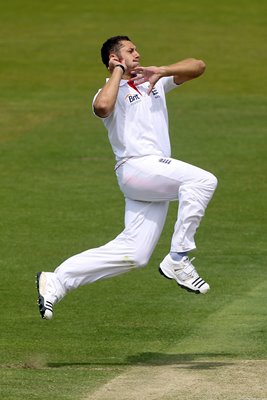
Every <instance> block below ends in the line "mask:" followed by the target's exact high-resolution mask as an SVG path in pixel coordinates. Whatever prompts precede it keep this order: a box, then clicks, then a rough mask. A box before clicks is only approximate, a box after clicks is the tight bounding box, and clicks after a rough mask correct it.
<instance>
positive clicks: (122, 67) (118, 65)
mask: <svg viewBox="0 0 267 400" xmlns="http://www.w3.org/2000/svg"><path fill="white" fill-rule="evenodd" d="M116 67H120V68H121V69H122V70H123V73H125V68H124V66H123V65H122V64H117V65H115V67H114V69H115V68H116Z"/></svg>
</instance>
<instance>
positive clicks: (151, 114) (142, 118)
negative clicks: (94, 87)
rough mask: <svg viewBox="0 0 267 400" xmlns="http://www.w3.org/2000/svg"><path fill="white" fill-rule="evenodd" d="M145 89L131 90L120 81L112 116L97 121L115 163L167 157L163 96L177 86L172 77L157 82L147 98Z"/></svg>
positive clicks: (131, 88)
mask: <svg viewBox="0 0 267 400" xmlns="http://www.w3.org/2000/svg"><path fill="white" fill-rule="evenodd" d="M148 86H149V84H148V83H147V82H146V83H144V84H142V85H138V86H137V87H136V88H133V87H131V86H130V85H129V84H128V81H127V80H123V79H122V80H121V81H120V87H119V92H118V97H117V100H116V104H115V108H114V110H113V112H112V113H111V114H110V115H109V116H108V117H106V118H101V119H102V120H103V123H104V125H105V127H106V129H107V131H108V137H109V141H110V144H111V146H112V149H113V152H114V154H115V157H116V160H117V161H119V160H121V159H124V158H128V157H140V156H145V155H152V154H153V155H159V156H163V157H170V153H171V149H170V139H169V123H168V112H167V107H166V99H165V93H167V92H169V91H170V90H172V89H174V88H175V87H177V86H178V85H176V84H175V83H174V80H173V77H164V78H161V79H160V80H159V81H158V82H157V83H156V85H155V86H154V88H153V90H152V92H151V93H150V95H149V96H148V95H147V89H148ZM100 90H101V89H100ZM100 90H99V91H98V92H97V94H96V95H95V97H94V100H93V104H94V101H95V98H96V96H97V95H98V93H99V92H100Z"/></svg>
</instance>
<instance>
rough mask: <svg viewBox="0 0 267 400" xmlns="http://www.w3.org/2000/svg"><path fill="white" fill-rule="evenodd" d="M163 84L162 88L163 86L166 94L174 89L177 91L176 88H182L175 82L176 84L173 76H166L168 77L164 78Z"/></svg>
mask: <svg viewBox="0 0 267 400" xmlns="http://www.w3.org/2000/svg"><path fill="white" fill-rule="evenodd" d="M160 81H161V84H162V86H163V89H164V92H165V93H168V92H170V91H171V90H172V89H175V88H177V87H178V86H180V85H177V84H176V83H175V82H174V78H173V76H166V77H163V78H161V80H160Z"/></svg>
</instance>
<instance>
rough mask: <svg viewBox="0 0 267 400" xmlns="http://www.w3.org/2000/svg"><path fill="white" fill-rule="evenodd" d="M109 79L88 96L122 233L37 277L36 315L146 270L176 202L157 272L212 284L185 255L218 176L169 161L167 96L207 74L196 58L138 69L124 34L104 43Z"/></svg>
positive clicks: (198, 287) (198, 289)
mask: <svg viewBox="0 0 267 400" xmlns="http://www.w3.org/2000/svg"><path fill="white" fill-rule="evenodd" d="M101 56H102V61H103V63H104V64H105V65H106V67H107V69H108V71H109V74H110V77H109V79H107V81H106V83H105V84H104V86H103V87H102V89H100V90H99V91H98V93H97V94H96V95H95V97H94V99H93V111H94V114H95V115H96V116H97V117H98V118H100V119H101V120H102V122H103V123H104V125H105V127H106V129H107V131H108V137H109V140H110V143H111V146H112V149H113V152H114V155H115V158H116V166H115V172H116V175H117V179H118V184H119V187H120V189H121V191H122V193H123V195H124V197H125V228H124V230H123V232H121V233H120V234H119V235H118V236H117V237H116V238H115V239H114V240H112V241H111V242H109V243H107V244H105V245H104V246H101V247H99V248H95V249H90V250H86V251H84V252H82V253H80V254H77V255H74V256H73V257H71V258H69V259H67V260H66V261H64V262H63V263H62V264H61V265H59V266H58V267H57V268H56V270H55V271H54V272H39V273H38V274H37V290H38V303H39V311H40V314H41V317H42V318H44V319H51V318H52V316H53V306H54V305H55V304H56V303H58V302H59V301H60V300H61V299H62V298H63V297H64V296H65V295H66V294H67V293H68V292H69V291H71V290H73V289H76V288H78V287H79V286H82V285H86V284H89V283H92V282H95V281H97V280H99V279H104V278H109V277H112V276H115V275H118V274H122V273H124V272H127V271H131V270H134V269H136V268H139V267H143V266H145V265H146V264H147V263H148V261H149V259H150V257H151V254H152V252H153V250H154V248H155V246H156V244H157V242H158V240H159V237H160V235H161V232H162V229H163V226H164V223H165V219H166V215H167V210H168V204H169V202H170V201H178V204H179V205H178V213H177V220H176V222H175V224H174V232H173V236H172V240H171V244H170V252H169V254H167V255H166V257H165V258H164V259H163V261H162V262H161V264H160V266H159V272H160V273H161V274H162V275H163V276H164V277H166V278H168V279H173V280H174V281H176V282H177V284H178V285H179V286H180V287H181V288H183V289H186V290H188V291H190V292H192V293H197V294H198V293H201V294H205V293H207V292H208V290H209V285H208V283H207V282H205V280H204V279H202V278H201V277H200V276H199V274H198V273H197V271H196V269H195V267H194V266H193V264H192V260H190V259H189V257H188V253H189V252H190V251H192V250H193V249H195V248H196V245H195V240H194V236H195V233H196V230H197V228H198V226H199V224H200V221H201V218H202V217H203V215H204V213H205V209H206V207H207V205H208V203H209V201H210V199H211V197H212V195H213V193H214V191H215V189H216V186H217V179H216V177H215V176H214V175H213V174H211V173H209V172H207V171H204V170H203V169H200V168H198V167H195V166H193V165H190V164H187V163H185V162H183V161H179V160H176V159H174V158H172V157H171V149H170V140H169V127H168V114H167V107H166V99H165V95H166V93H168V92H169V91H171V90H174V89H176V90H177V89H179V86H180V85H182V84H184V83H185V82H187V81H190V80H192V79H195V78H197V77H199V76H200V75H202V74H203V72H204V71H205V63H204V62H203V61H201V60H197V59H194V58H189V59H185V60H182V61H179V62H177V63H174V64H172V65H168V66H160V67H156V66H151V67H143V66H141V64H140V54H139V52H138V50H137V48H136V46H135V45H134V43H132V41H131V40H130V39H129V37H127V36H115V37H112V38H110V39H108V40H107V41H106V42H105V43H104V44H103V46H102V49H101Z"/></svg>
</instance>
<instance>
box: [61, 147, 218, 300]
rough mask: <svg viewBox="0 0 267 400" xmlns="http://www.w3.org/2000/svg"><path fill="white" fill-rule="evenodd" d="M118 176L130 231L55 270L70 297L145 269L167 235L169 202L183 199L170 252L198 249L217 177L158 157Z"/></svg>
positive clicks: (131, 164) (134, 162)
mask: <svg viewBox="0 0 267 400" xmlns="http://www.w3.org/2000/svg"><path fill="white" fill-rule="evenodd" d="M116 174H117V178H118V183H119V186H120V188H121V191H122V192H123V194H124V196H125V229H124V230H123V232H122V233H120V234H119V235H118V236H117V237H116V238H115V239H114V240H112V241H111V242H109V243H107V244H106V245H104V246H101V247H98V248H95V249H90V250H87V251H84V252H82V253H80V254H77V255H75V256H73V257H71V258H69V259H67V260H66V261H64V262H63V263H62V264H61V265H60V266H59V267H58V268H57V269H56V270H55V274H56V276H57V278H58V279H59V281H60V282H61V285H62V286H63V288H64V290H65V291H66V293H67V292H68V291H70V290H72V289H75V288H77V287H79V286H81V285H86V284H88V283H92V282H95V281H97V280H99V279H104V278H109V277H112V276H115V275H119V274H122V273H124V272H127V271H130V270H131V269H134V268H137V267H142V266H145V265H146V264H147V263H148V261H149V259H150V257H151V254H152V252H153V250H154V248H155V246H156V244H157V242H158V240H159V237H160V234H161V232H162V229H163V226H164V223H165V219H166V215H167V211H168V205H169V201H173V200H178V201H179V207H178V215H177V221H176V223H175V226H174V233H173V236H172V240H171V246H170V250H171V251H176V252H188V251H190V250H193V249H194V248H195V247H196V245H195V241H194V236H195V233H196V230H197V228H198V226H199V223H200V220H201V218H202V217H203V215H204V212H205V209H206V207H207V205H208V203H209V201H210V199H211V197H212V195H213V193H214V191H215V189H216V186H217V179H216V178H215V176H214V175H212V174H211V173H209V172H207V171H204V170H202V169H200V168H198V167H194V166H192V165H190V164H187V163H184V162H182V161H178V160H175V159H173V158H165V157H160V156H155V155H152V156H144V157H134V158H130V159H128V160H127V161H126V162H123V163H121V165H119V166H118V167H117V169H116Z"/></svg>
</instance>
